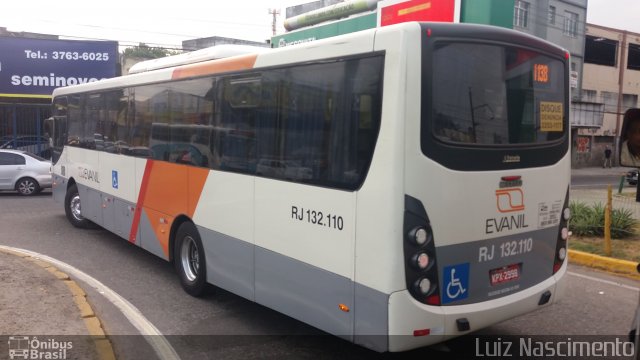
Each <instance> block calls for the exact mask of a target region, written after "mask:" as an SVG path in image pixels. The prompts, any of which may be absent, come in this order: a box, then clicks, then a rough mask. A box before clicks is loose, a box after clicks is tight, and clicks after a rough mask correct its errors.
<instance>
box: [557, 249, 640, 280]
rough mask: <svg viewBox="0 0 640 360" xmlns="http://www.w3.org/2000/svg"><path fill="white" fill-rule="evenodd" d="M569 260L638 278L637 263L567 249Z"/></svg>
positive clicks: (639, 278)
mask: <svg viewBox="0 0 640 360" xmlns="http://www.w3.org/2000/svg"><path fill="white" fill-rule="evenodd" d="M569 262H571V263H573V264H577V265H584V266H588V267H592V268H595V269H600V270H605V271H608V272H611V273H615V274H618V275H623V276H626V277H629V278H632V279H636V280H640V273H638V266H639V264H638V263H635V262H633V261H628V260H620V259H614V258H610V257H606V256H600V255H594V254H590V253H586V252H582V251H577V250H571V249H569Z"/></svg>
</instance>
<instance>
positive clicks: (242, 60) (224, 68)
mask: <svg viewBox="0 0 640 360" xmlns="http://www.w3.org/2000/svg"><path fill="white" fill-rule="evenodd" d="M257 57H258V55H256V54H250V55H241V56H234V57H231V58H225V59H217V60H211V61H206V62H201V63H197V64H191V65H185V66H181V67H179V68H177V69H175V70H174V71H173V75H172V79H174V80H176V79H184V78H189V77H194V76H202V75H211V74H217V73H223V72H228V71H237V70H246V69H253V66H254V64H255V63H256V59H257Z"/></svg>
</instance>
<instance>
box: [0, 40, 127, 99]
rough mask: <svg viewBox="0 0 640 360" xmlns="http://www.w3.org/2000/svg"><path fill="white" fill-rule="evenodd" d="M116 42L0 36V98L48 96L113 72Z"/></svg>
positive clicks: (111, 75)
mask: <svg viewBox="0 0 640 360" xmlns="http://www.w3.org/2000/svg"><path fill="white" fill-rule="evenodd" d="M117 64H118V42H116V41H77V40H50V39H29V38H13V37H0V97H2V96H5V97H7V96H9V97H43V98H46V97H50V96H51V92H52V91H53V89H55V88H57V87H62V86H68V85H77V84H82V83H87V82H92V81H97V80H100V79H105V78H111V77H115V76H116V75H117V73H116V69H117V66H118V65H117Z"/></svg>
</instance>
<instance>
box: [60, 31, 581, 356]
mask: <svg viewBox="0 0 640 360" xmlns="http://www.w3.org/2000/svg"><path fill="white" fill-rule="evenodd" d="M568 74H569V55H568V52H567V51H566V50H564V49H561V48H559V47H557V46H555V45H553V44H551V43H549V42H546V41H544V40H541V39H539V38H535V37H533V36H530V35H527V34H523V33H519V32H516V31H512V30H508V29H504V28H498V27H492V26H486V25H472V24H459V23H457V24H454V23H420V22H410V23H404V24H398V25H392V26H387V27H381V28H376V29H371V30H365V31H361V32H357V33H352V34H347V35H343V36H339V37H334V38H329V39H323V40H320V41H316V42H313V43H306V44H299V45H296V46H290V47H285V48H281V49H273V50H270V51H267V52H262V53H260V54H254V55H251V54H244V55H240V56H234V57H229V58H223V59H215V60H210V61H203V62H199V63H195V64H181V65H178V66H175V67H167V68H163V69H157V70H152V71H147V72H141V73H138V74H133V75H127V76H122V77H118V78H113V79H107V80H101V81H98V82H94V83H89V84H82V85H77V86H70V87H64V88H58V89H56V90H55V91H54V92H53V113H54V114H53V115H54V116H53V118H52V122H53V123H52V124H51V128H52V129H54V130H53V132H54V135H53V137H54V139H52V143H53V144H54V147H55V149H54V151H53V153H54V154H56V158H55V159H53V162H54V166H53V176H54V182H55V185H54V189H53V197H54V199H55V200H56V201H57V202H59V203H61V204H63V206H64V209H65V212H66V214H67V217H68V219H69V221H70V222H71V223H72V224H73V225H75V226H77V227H88V226H91V225H92V224H97V225H99V226H101V227H103V228H106V229H108V230H110V231H112V232H114V233H116V234H119V235H120V236H121V237H123V238H124V239H126V240H127V241H129V242H131V243H132V244H135V245H137V246H140V247H142V248H144V249H146V250H147V251H149V252H151V253H152V254H155V255H157V256H159V257H161V258H163V259H165V260H166V261H169V262H172V263H173V264H174V266H175V268H176V271H177V273H178V277H179V279H180V283H181V285H182V287H183V288H184V290H185V291H186V292H187V293H189V294H191V295H193V296H199V295H201V294H202V293H203V292H205V291H206V290H207V288H208V287H211V286H212V285H213V286H215V287H218V288H222V289H225V290H227V291H230V292H232V293H234V294H237V295H238V296H241V297H244V298H246V299H249V300H251V301H254V302H256V303H259V304H262V305H264V306H266V307H268V308H271V309H275V310H277V311H279V312H281V313H283V314H286V315H288V316H290V317H293V318H295V319H298V320H300V321H303V322H305V323H308V324H310V325H312V326H314V327H316V328H318V329H320V330H322V331H324V332H327V333H330V334H334V335H336V336H339V337H342V338H344V339H347V340H348V341H351V342H354V343H356V344H359V345H362V346H364V347H367V348H370V349H374V350H376V351H380V352H387V351H389V352H397V351H405V350H409V349H414V348H418V347H423V346H427V345H430V344H434V343H437V342H441V341H445V340H447V339H450V338H453V337H456V336H460V335H464V334H468V333H470V332H473V331H476V330H478V329H481V328H484V327H487V326H490V325H492V324H496V323H498V322H501V321H504V320H507V319H509V318H512V317H515V316H518V315H521V314H525V313H529V312H531V311H534V310H537V309H541V308H543V307H546V306H549V305H550V304H552V303H554V302H555V301H557V300H558V299H559V298H560V297H561V296H562V292H563V284H564V279H565V277H564V275H565V273H566V271H567V265H566V264H567V260H566V257H567V236H568V229H567V222H568V220H569V217H570V212H569V206H568V194H569V180H570V152H569V145H570V139H569V136H570V135H569V133H570V131H569V123H568V119H569V115H568V112H569V76H568ZM161 123H164V124H168V125H167V126H165V130H164V131H165V132H166V131H169V132H170V131H171V127H172V126H176V125H179V128H180V129H181V131H182V132H183V133H189V134H195V133H198V132H199V131H200V130H202V131H203V133H202V135H203V136H204V138H207V140H206V141H205V140H202V136H200V137H197V136H195V137H194V136H189V137H181V138H180V139H179V140H178V141H179V143H180V144H181V145H184V144H186V143H188V142H189V141H196V142H197V144H196V145H194V146H195V147H197V148H202V146H204V145H203V144H206V146H208V147H209V150H208V151H207V152H206V153H207V157H208V160H209V161H208V162H201V163H199V164H194V163H191V164H187V163H182V162H178V161H177V160H176V159H177V157H175V156H162V155H161V154H160V153H159V152H157V151H146V152H144V151H143V152H132V151H130V150H128V151H106V150H105V149H104V148H103V149H98V148H96V146H95V144H94V143H95V138H96V136H95V134H102V135H103V138H104V137H107V138H108V139H109V141H111V142H113V143H120V144H123V146H122V147H121V148H123V149H125V148H126V149H134V148H137V149H150V148H151V145H152V144H151V142H152V141H158V139H160V138H162V139H165V140H164V141H166V142H168V143H169V146H168V147H167V149H171V143H172V137H171V136H167V135H165V136H160V135H156V136H153V135H152V134H153V133H154V131H152V130H153V129H160V127H159V125H158V124H161ZM55 129H61V131H55ZM189 129H191V130H193V131H191V130H189ZM199 129H200V130H199ZM232 134H234V135H233V136H232ZM154 137H155V138H154ZM192 138H199V140H189V139H192ZM230 138H231V139H232V141H229V139H230ZM154 146H157V145H154ZM226 152H230V154H227V153H226ZM141 154H142V155H141ZM223 159H233V166H228V165H227V166H223Z"/></svg>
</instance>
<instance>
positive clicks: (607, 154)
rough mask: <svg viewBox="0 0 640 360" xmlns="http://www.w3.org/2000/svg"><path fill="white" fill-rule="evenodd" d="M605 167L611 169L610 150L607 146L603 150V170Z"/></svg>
mask: <svg viewBox="0 0 640 360" xmlns="http://www.w3.org/2000/svg"><path fill="white" fill-rule="evenodd" d="M607 165H609V168H611V148H610V147H609V145H607V147H606V148H605V149H604V164H603V165H602V167H603V168H605V167H607Z"/></svg>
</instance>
